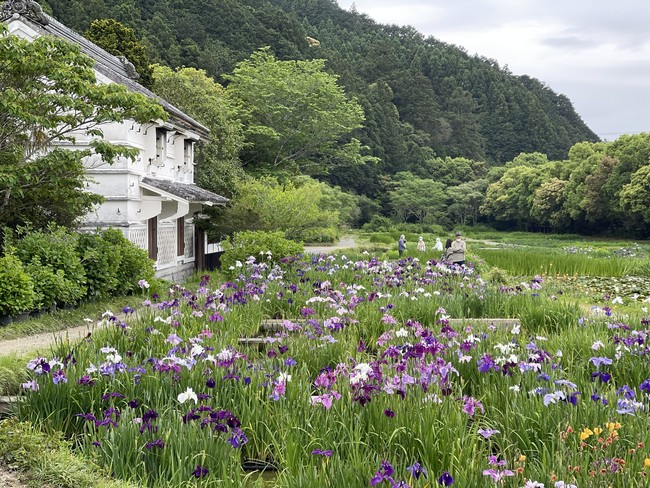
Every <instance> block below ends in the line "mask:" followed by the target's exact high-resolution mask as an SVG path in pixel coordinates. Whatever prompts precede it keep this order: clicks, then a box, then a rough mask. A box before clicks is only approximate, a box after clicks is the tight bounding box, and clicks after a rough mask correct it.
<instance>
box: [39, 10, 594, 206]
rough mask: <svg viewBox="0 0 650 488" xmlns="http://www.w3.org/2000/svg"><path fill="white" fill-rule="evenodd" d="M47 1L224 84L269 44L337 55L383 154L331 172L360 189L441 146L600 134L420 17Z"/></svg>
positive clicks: (469, 148)
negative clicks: (428, 33)
mask: <svg viewBox="0 0 650 488" xmlns="http://www.w3.org/2000/svg"><path fill="white" fill-rule="evenodd" d="M41 3H42V4H43V6H44V8H45V9H46V10H47V9H48V8H49V10H51V12H52V13H53V15H54V16H55V17H57V18H58V19H59V20H61V21H62V22H64V23H65V24H67V25H69V26H70V27H72V28H74V29H75V30H77V31H79V32H85V30H86V29H87V28H88V26H89V25H90V22H91V21H92V20H94V19H96V18H115V19H117V20H119V21H120V22H122V23H124V24H126V25H128V26H130V27H132V28H133V29H134V30H135V31H136V33H137V34H138V35H139V36H141V37H142V38H143V40H144V41H145V42H146V44H147V45H148V47H149V52H150V56H151V58H152V60H154V61H156V62H160V63H163V64H167V65H169V66H172V67H176V66H191V67H197V68H203V69H205V70H206V71H207V72H208V73H209V74H210V75H212V76H213V77H215V79H217V81H220V82H222V83H223V78H222V75H224V74H227V73H229V72H231V70H232V68H233V66H234V64H235V63H236V62H238V61H241V60H242V59H245V58H247V57H248V56H249V55H250V54H251V53H252V52H253V51H255V50H257V49H258V48H260V47H262V46H266V45H268V46H271V48H272V50H273V51H274V53H275V54H276V56H277V57H278V59H312V58H324V59H327V60H328V63H327V69H328V70H330V71H331V72H333V73H335V74H337V75H338V76H339V77H340V78H339V83H340V84H341V85H343V86H344V87H345V90H346V92H347V93H348V94H349V95H351V96H354V97H357V99H358V100H359V102H360V103H361V104H362V106H363V108H364V110H365V114H366V123H365V127H364V128H363V129H360V130H359V131H358V133H357V134H355V135H356V137H358V138H359V139H360V140H361V141H362V142H363V143H364V144H366V145H367V146H369V147H370V148H371V151H372V153H373V155H375V156H377V157H379V158H380V159H381V163H380V164H379V165H377V166H373V167H363V168H347V169H346V168H343V169H340V170H339V171H338V172H337V173H335V174H330V175H329V176H328V179H329V180H330V181H331V182H332V183H336V184H339V185H341V186H342V187H344V188H347V189H350V190H354V191H356V192H359V193H365V194H369V195H372V194H373V193H374V192H376V191H377V188H376V181H377V178H378V176H379V175H382V174H385V175H392V174H395V173H396V172H399V171H411V172H413V173H415V174H422V173H423V170H422V168H423V167H426V166H427V162H428V161H431V160H432V159H433V158H434V157H435V156H438V157H446V156H450V157H466V158H470V159H474V160H478V161H486V162H487V163H488V164H490V165H501V164H503V163H505V162H507V161H510V160H512V159H513V158H514V157H515V156H517V155H518V154H519V153H521V152H540V153H543V154H547V155H548V157H549V158H550V159H552V160H557V159H564V158H566V155H567V151H568V149H569V148H570V147H571V146H572V145H573V144H575V143H576V142H579V141H597V140H598V137H597V136H596V134H594V132H593V131H591V130H590V129H589V127H587V126H586V124H585V123H584V122H583V121H582V119H581V118H580V116H579V115H578V114H577V113H576V112H575V110H574V108H573V105H572V104H571V101H570V100H569V99H568V98H567V97H565V96H563V95H560V94H557V93H555V92H554V91H553V90H552V88H551V87H549V86H547V85H545V84H544V83H543V82H542V81H539V80H536V79H534V78H531V77H528V76H514V75H513V74H512V73H510V72H509V71H508V70H507V68H504V67H501V66H499V64H498V63H497V62H496V61H495V60H491V59H487V58H484V57H477V56H470V55H468V54H467V52H466V51H464V50H463V49H462V48H459V47H456V46H452V45H448V44H445V43H443V42H440V41H439V40H437V39H435V38H433V37H425V36H424V35H422V34H421V33H419V32H417V31H416V30H414V29H413V28H409V27H398V26H387V25H381V24H378V23H376V22H374V21H373V20H371V19H370V18H369V17H367V16H365V15H361V14H358V13H356V12H349V11H345V10H343V9H341V8H340V7H339V6H338V4H337V3H336V1H335V0H243V1H234V0H193V1H189V0H186V1H180V0H47V1H45V0H41Z"/></svg>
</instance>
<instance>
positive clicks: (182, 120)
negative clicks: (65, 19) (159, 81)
mask: <svg viewBox="0 0 650 488" xmlns="http://www.w3.org/2000/svg"><path fill="white" fill-rule="evenodd" d="M16 14H18V15H20V17H21V19H23V20H24V21H26V22H29V23H30V24H32V25H33V26H34V27H35V28H36V30H38V31H39V32H41V33H42V34H49V35H53V36H56V37H60V38H62V39H65V40H66V41H69V42H72V43H74V44H77V45H78V46H79V47H80V48H81V51H82V52H83V53H84V54H86V55H88V56H90V57H91V58H92V59H94V60H95V69H96V70H97V71H98V72H99V73H101V74H103V75H104V76H106V77H107V78H109V79H110V80H111V81H113V82H115V83H119V84H122V85H124V86H126V87H127V88H128V89H129V90H131V91H133V92H136V93H142V94H143V95H145V96H147V97H149V98H153V99H155V100H156V101H158V103H160V104H161V105H162V106H163V107H164V109H165V110H166V111H167V112H168V113H169V115H170V117H171V122H172V123H174V124H175V125H177V126H179V127H181V128H184V129H187V130H191V131H194V132H196V133H198V134H199V135H200V136H201V137H204V138H207V137H208V135H209V133H210V131H209V129H208V128H207V127H205V126H204V125H202V124H200V123H199V122H197V121H196V120H194V119H193V118H192V117H190V116H189V115H187V114H185V113H184V112H183V111H181V110H180V109H178V108H176V107H174V106H173V105H172V104H171V103H169V102H168V101H166V100H164V99H163V98H161V97H159V96H158V95H156V94H155V93H153V92H152V91H150V90H148V89H147V88H145V87H144V86H142V85H140V84H139V83H138V82H137V81H135V78H136V77H137V75H135V68H133V65H132V64H131V63H129V62H128V61H127V60H126V58H124V57H122V56H120V57H118V56H113V55H112V54H110V53H108V52H107V51H105V50H104V49H102V48H101V47H99V46H97V45H96V44H94V43H92V42H90V41H89V40H88V39H86V38H85V37H83V36H82V35H81V34H78V33H77V32H75V31H73V30H72V29H70V28H68V27H66V26H65V25H63V24H62V23H61V22H59V21H58V20H56V19H55V18H53V17H50V16H49V15H47V14H45V13H43V12H42V9H41V8H40V6H39V5H38V3H37V2H35V1H34V0H6V1H5V2H4V3H3V4H2V7H1V10H0V21H4V20H9V19H10V18H11V17H12V16H15V15H16ZM134 75H135V77H134Z"/></svg>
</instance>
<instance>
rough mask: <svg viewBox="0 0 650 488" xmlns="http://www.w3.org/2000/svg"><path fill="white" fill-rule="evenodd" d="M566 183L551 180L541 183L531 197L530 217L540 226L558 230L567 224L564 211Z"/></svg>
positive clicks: (556, 179) (555, 179) (554, 179)
mask: <svg viewBox="0 0 650 488" xmlns="http://www.w3.org/2000/svg"><path fill="white" fill-rule="evenodd" d="M566 185H567V182H566V181H564V180H560V179H559V178H551V179H550V180H548V181H545V182H544V183H542V184H541V185H540V186H539V188H537V190H535V194H534V196H533V205H532V207H531V209H530V213H531V215H532V216H533V217H534V218H535V219H537V220H538V221H539V223H540V224H542V225H549V226H551V227H552V228H553V229H554V230H559V229H561V228H562V227H565V226H566V225H567V224H568V220H569V218H568V215H567V213H566V212H565V211H564V202H565V201H566Z"/></svg>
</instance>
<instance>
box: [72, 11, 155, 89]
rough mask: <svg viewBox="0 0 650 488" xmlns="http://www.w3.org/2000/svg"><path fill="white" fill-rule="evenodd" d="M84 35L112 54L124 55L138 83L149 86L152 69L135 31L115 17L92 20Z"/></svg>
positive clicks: (145, 49) (151, 79)
mask: <svg viewBox="0 0 650 488" xmlns="http://www.w3.org/2000/svg"><path fill="white" fill-rule="evenodd" d="M85 37H86V38H87V39H88V40H90V41H92V42H94V43H95V44H97V45H98V46H99V47H101V48H102V49H105V50H106V51H108V52H109V53H111V54H112V55H114V56H124V57H125V58H126V59H128V60H129V61H130V62H131V63H132V64H133V66H134V67H135V70H136V71H137V72H138V75H140V78H138V83H140V84H141V85H143V86H146V87H147V88H151V85H152V83H153V70H152V68H151V61H150V60H149V55H148V54H147V48H146V47H145V45H144V44H142V42H141V41H140V39H138V37H137V36H136V35H135V31H134V30H133V29H131V28H130V27H127V26H125V25H124V24H122V23H121V22H118V21H117V20H115V19H98V20H94V21H93V22H92V23H91V24H90V27H89V28H88V30H87V31H86V34H85Z"/></svg>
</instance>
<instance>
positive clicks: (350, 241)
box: [305, 236, 357, 254]
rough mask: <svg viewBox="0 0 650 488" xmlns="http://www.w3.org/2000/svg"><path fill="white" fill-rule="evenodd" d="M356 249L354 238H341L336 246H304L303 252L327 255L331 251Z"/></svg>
mask: <svg viewBox="0 0 650 488" xmlns="http://www.w3.org/2000/svg"><path fill="white" fill-rule="evenodd" d="M356 247H357V241H356V240H355V239H354V236H343V237H341V240H339V242H337V243H336V244H332V245H330V246H305V252H308V253H309V254H320V253H323V254H327V253H329V252H332V251H340V250H341V249H354V248H356Z"/></svg>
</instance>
